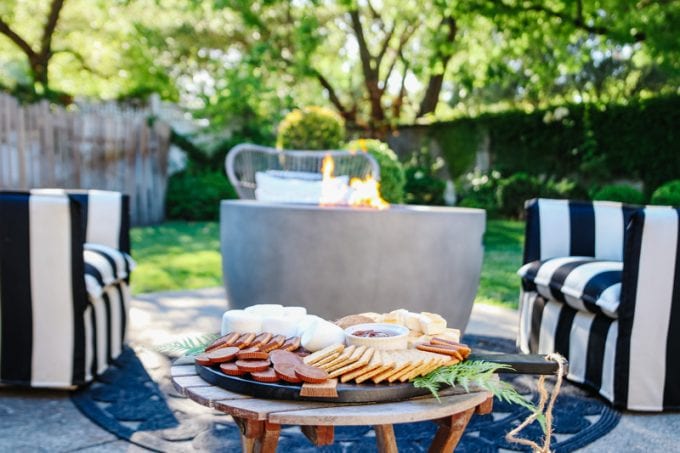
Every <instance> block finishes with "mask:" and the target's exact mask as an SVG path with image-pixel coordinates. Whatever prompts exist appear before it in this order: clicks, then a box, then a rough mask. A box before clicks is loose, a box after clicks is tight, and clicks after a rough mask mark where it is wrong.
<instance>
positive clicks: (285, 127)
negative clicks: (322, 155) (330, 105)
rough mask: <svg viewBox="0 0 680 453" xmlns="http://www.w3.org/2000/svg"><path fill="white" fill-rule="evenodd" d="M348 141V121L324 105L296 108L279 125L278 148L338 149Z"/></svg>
mask: <svg viewBox="0 0 680 453" xmlns="http://www.w3.org/2000/svg"><path fill="white" fill-rule="evenodd" d="M344 141H345V122H344V120H343V119H342V117H340V115H338V114H337V113H335V112H334V111H332V110H330V109H327V108H325V107H315V106H310V107H304V108H302V109H297V110H293V111H292V112H290V113H289V114H288V115H286V117H285V118H284V119H283V121H281V124H279V130H278V136H277V138H276V147H277V148H279V149H306V150H319V149H339V148H340V147H341V146H342V144H343V142H344Z"/></svg>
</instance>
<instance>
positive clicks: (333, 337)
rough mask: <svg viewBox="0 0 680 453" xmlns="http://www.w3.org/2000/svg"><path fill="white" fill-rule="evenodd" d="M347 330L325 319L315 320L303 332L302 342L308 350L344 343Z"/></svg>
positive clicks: (312, 350)
mask: <svg viewBox="0 0 680 453" xmlns="http://www.w3.org/2000/svg"><path fill="white" fill-rule="evenodd" d="M344 342H345V331H344V330H342V328H340V327H338V326H337V325H335V324H333V323H332V322H328V321H326V320H324V319H320V320H317V321H316V322H313V323H312V324H311V325H310V326H309V328H307V329H305V331H304V333H303V334H302V338H301V341H300V343H301V344H302V347H303V348H305V349H306V350H308V351H311V352H315V351H319V350H321V349H323V348H325V347H327V346H331V345H334V344H338V343H340V344H343V343H344Z"/></svg>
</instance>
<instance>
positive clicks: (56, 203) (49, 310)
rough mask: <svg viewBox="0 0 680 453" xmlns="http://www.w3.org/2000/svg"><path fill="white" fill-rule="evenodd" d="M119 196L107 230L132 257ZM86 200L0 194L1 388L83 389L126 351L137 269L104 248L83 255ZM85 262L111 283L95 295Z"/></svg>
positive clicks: (59, 194) (46, 193) (44, 193)
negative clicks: (113, 232)
mask: <svg viewBox="0 0 680 453" xmlns="http://www.w3.org/2000/svg"><path fill="white" fill-rule="evenodd" d="M118 198H119V200H121V201H120V202H119V204H118V206H119V212H117V213H115V214H109V215H108V216H107V218H109V219H110V220H111V222H112V225H110V226H109V229H110V230H118V231H119V233H117V234H116V237H117V241H118V242H117V245H121V244H123V245H124V246H126V247H128V248H127V250H125V251H129V235H128V233H127V231H125V232H124V233H120V231H122V230H123V229H127V228H128V226H129V220H128V219H129V212H128V211H127V209H126V206H127V196H120V194H118ZM88 199H89V195H88V193H87V192H79V194H78V195H77V196H72V195H70V194H69V193H67V192H66V191H63V190H45V189H41V190H35V191H31V192H3V191H0V383H1V384H9V385H22V386H31V387H55V388H65V387H72V386H78V385H82V384H84V383H86V382H89V381H90V380H91V379H92V378H93V377H94V376H95V375H96V374H97V373H100V372H102V371H103V370H104V369H105V368H106V366H108V364H109V363H111V361H112V360H113V359H115V357H116V356H117V355H119V354H120V352H121V348H122V344H123V339H124V332H125V324H126V317H127V308H126V307H127V304H128V301H127V298H128V297H129V294H128V288H127V285H128V278H129V273H130V270H131V269H132V266H133V263H132V262H131V261H129V260H128V259H127V258H128V257H127V255H126V254H124V253H122V252H120V251H118V250H116V249H112V248H109V247H106V246H101V245H96V244H88V247H87V250H85V249H84V246H83V240H84V239H85V237H86V235H85V232H84V229H83V228H85V227H86V224H87V223H86V222H85V220H86V219H87V217H86V215H85V212H87V211H88V209H87V202H88ZM90 212H92V211H90ZM104 220H106V219H104ZM113 223H116V225H113ZM121 225H124V226H123V227H121ZM126 241H127V242H126ZM86 257H87V261H89V262H90V264H89V266H90V267H91V268H92V269H95V270H96V272H97V273H99V275H100V276H101V275H105V277H106V278H102V282H101V283H102V285H101V287H100V288H99V290H98V291H95V293H94V294H93V295H92V296H88V293H87V291H86V277H85V275H86V273H85V268H86V263H85V261H86Z"/></svg>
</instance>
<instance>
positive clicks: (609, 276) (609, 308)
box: [517, 256, 623, 319]
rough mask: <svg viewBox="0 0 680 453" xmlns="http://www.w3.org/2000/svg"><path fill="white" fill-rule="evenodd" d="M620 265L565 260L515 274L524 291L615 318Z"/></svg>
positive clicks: (535, 263) (583, 259) (538, 264)
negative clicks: (522, 284)
mask: <svg viewBox="0 0 680 453" xmlns="http://www.w3.org/2000/svg"><path fill="white" fill-rule="evenodd" d="M622 271H623V262H621V261H606V260H598V259H594V258H591V257H585V256H569V257H563V258H550V259H547V260H542V261H532V262H530V263H527V264H525V265H524V266H522V267H521V268H520V269H519V270H518V271H517V273H518V274H519V276H520V277H522V279H523V283H524V285H525V289H527V290H535V291H537V292H538V293H539V294H541V295H542V296H543V297H545V298H548V299H551V300H556V301H559V302H563V303H566V304H568V305H569V306H571V307H573V308H575V309H577V310H583V311H590V312H593V313H603V314H605V315H607V316H609V317H610V318H613V319H616V318H618V308H619V302H620V300H621V275H622Z"/></svg>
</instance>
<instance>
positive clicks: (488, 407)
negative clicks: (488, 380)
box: [475, 396, 493, 415]
mask: <svg viewBox="0 0 680 453" xmlns="http://www.w3.org/2000/svg"><path fill="white" fill-rule="evenodd" d="M492 411H493V396H490V397H489V398H487V400H486V401H484V402H483V403H482V404H480V405H479V406H477V409H476V410H475V413H476V414H479V415H486V414H490V413H491V412H492Z"/></svg>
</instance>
